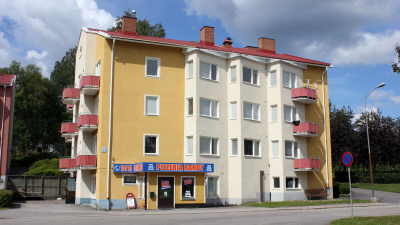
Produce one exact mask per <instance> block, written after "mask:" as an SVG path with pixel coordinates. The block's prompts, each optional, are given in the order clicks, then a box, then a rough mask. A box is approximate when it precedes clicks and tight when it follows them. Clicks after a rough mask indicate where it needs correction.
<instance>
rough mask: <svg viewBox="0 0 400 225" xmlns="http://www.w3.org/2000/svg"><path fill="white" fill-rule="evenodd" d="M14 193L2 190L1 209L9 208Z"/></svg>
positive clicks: (0, 194)
mask: <svg viewBox="0 0 400 225" xmlns="http://www.w3.org/2000/svg"><path fill="white" fill-rule="evenodd" d="M12 198H13V191H11V190H4V189H0V207H2V208H9V207H10V206H11V204H12Z"/></svg>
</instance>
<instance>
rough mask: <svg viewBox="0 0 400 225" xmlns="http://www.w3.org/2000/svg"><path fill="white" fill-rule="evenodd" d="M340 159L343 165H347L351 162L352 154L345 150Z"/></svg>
mask: <svg viewBox="0 0 400 225" xmlns="http://www.w3.org/2000/svg"><path fill="white" fill-rule="evenodd" d="M342 161H343V164H344V165H345V166H347V167H349V166H351V164H353V156H352V155H351V153H350V152H345V153H344V154H343V156H342Z"/></svg>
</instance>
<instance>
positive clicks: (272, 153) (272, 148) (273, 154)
mask: <svg viewBox="0 0 400 225" xmlns="http://www.w3.org/2000/svg"><path fill="white" fill-rule="evenodd" d="M274 143H276V146H277V147H278V151H277V153H278V155H276V154H275V153H276V152H275V151H274V150H275V149H274ZM279 152H280V151H279V141H278V140H273V141H271V158H279V155H280V154H279Z"/></svg>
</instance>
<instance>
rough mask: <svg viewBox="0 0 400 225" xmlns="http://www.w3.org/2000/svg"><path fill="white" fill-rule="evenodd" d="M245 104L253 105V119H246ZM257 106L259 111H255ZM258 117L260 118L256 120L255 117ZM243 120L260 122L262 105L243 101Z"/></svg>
mask: <svg viewBox="0 0 400 225" xmlns="http://www.w3.org/2000/svg"><path fill="white" fill-rule="evenodd" d="M244 104H250V105H251V118H246V117H245V112H244V110H245V107H244ZM255 106H257V110H255V109H254V108H255ZM256 115H257V116H258V118H255V116H256ZM243 118H244V119H246V120H254V121H260V120H261V119H260V104H256V103H252V102H246V101H243Z"/></svg>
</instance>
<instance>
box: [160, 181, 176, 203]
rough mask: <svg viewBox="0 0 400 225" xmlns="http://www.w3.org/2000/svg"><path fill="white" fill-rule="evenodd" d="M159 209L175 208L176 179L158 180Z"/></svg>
mask: <svg viewBox="0 0 400 225" xmlns="http://www.w3.org/2000/svg"><path fill="white" fill-rule="evenodd" d="M157 198H158V208H174V178H173V177H159V178H158V197H157Z"/></svg>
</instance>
